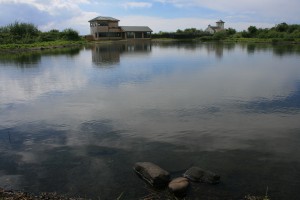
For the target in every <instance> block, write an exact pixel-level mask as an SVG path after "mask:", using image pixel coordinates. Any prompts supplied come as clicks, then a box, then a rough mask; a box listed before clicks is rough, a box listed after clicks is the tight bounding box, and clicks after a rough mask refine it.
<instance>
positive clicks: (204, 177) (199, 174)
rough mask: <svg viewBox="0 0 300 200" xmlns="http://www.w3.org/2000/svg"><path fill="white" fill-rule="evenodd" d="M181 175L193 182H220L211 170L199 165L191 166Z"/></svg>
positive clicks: (218, 177)
mask: <svg viewBox="0 0 300 200" xmlns="http://www.w3.org/2000/svg"><path fill="white" fill-rule="evenodd" d="M183 176H184V177H186V178H188V179H190V180H191V181H195V182H204V183H211V184H217V183H219V182H220V176H219V175H217V174H215V173H213V172H211V171H207V170H204V169H201V168H199V167H191V168H190V169H188V170H187V171H186V172H185V173H184V174H183Z"/></svg>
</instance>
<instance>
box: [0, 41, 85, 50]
mask: <svg viewBox="0 0 300 200" xmlns="http://www.w3.org/2000/svg"><path fill="white" fill-rule="evenodd" d="M83 44H87V42H86V41H85V40H79V41H66V40H58V41H49V42H35V43H31V44H0V51H26V50H43V49H54V48H64V47H72V46H79V45H83Z"/></svg>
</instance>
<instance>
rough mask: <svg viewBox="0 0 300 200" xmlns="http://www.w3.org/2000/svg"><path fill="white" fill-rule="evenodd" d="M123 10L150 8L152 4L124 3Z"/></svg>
mask: <svg viewBox="0 0 300 200" xmlns="http://www.w3.org/2000/svg"><path fill="white" fill-rule="evenodd" d="M123 7H124V8H125V9H128V8H151V7H152V4H151V3H148V2H126V3H124V4H123Z"/></svg>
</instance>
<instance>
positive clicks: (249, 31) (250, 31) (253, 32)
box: [248, 26, 257, 37]
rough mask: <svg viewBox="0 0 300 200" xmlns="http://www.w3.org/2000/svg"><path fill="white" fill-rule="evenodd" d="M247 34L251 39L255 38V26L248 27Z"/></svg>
mask: <svg viewBox="0 0 300 200" xmlns="http://www.w3.org/2000/svg"><path fill="white" fill-rule="evenodd" d="M248 33H249V34H250V36H251V37H253V36H255V35H256V33H257V28H256V26H249V27H248Z"/></svg>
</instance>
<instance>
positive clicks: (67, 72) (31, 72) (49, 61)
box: [0, 41, 300, 200]
mask: <svg viewBox="0 0 300 200" xmlns="http://www.w3.org/2000/svg"><path fill="white" fill-rule="evenodd" d="M299 121H300V46H299V45H271V44H222V43H189V42H161V43H159V42H152V43H151V42H150V41H148V42H128V43H126V42H123V43H122V42H120V43H112V44H98V45H94V46H87V47H82V48H72V49H58V50H51V51H48V50H47V51H41V52H39V51H37V52H19V53H10V54H7V53H6V54H4V53H1V54H0V187H4V188H6V189H17V190H24V191H27V192H33V193H37V192H58V193H62V194H67V195H71V196H81V197H86V198H93V199H117V198H119V197H120V199H147V198H148V199H151V198H152V199H155V198H156V199H157V198H160V199H165V198H166V196H167V195H168V194H167V193H166V192H165V191H154V190H153V189H152V188H151V187H149V186H148V185H147V184H145V182H144V181H143V180H141V179H140V178H138V177H137V175H136V174H135V173H134V172H133V170H132V167H133V165H134V163H135V162H139V161H149V162H153V163H156V164H157V165H159V166H161V167H162V168H164V169H166V170H167V171H169V172H170V173H171V175H172V177H177V176H181V175H182V174H183V173H184V171H185V170H186V169H188V168H189V167H191V166H199V167H201V168H204V169H207V170H210V171H213V172H216V173H218V174H220V175H221V183H220V184H218V185H209V184H204V183H193V184H192V185H191V187H190V190H189V193H188V196H187V199H241V198H243V197H244V196H245V195H247V194H251V195H259V196H264V195H265V194H266V192H267V194H268V196H269V197H270V198H271V199H272V200H275V199H289V200H292V199H299V198H300V194H299V191H298V190H299V186H300V145H299V144H300V123H299Z"/></svg>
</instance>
